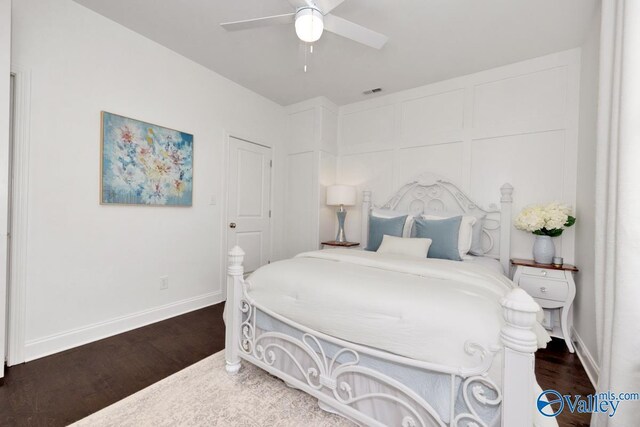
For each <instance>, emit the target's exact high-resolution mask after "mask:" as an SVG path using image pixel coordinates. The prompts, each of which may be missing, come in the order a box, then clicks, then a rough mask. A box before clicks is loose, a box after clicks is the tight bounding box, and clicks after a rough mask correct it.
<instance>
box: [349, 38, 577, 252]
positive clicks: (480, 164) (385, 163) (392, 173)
mask: <svg viewBox="0 0 640 427" xmlns="http://www.w3.org/2000/svg"><path fill="white" fill-rule="evenodd" d="M579 76H580V52H579V49H574V50H570V51H565V52H560V53H557V54H553V55H548V56H545V57H541V58H536V59H531V60H528V61H524V62H520V63H516V64H512V65H508V66H505V67H500V68H496V69H492V70H488V71H484V72H481V73H477V74H472V75H468V76H464V77H460V78H455V79H452V80H446V81H443V82H439V83H434V84H431V85H427V86H422V87H419V88H415V89H411V90H407V91H403V92H399V93H394V94H390V95H387V96H382V97H378V98H373V99H371V100H367V101H363V102H359V103H355V104H350V105H346V106H343V107H341V108H340V116H339V139H338V142H339V144H338V148H339V158H338V181H339V182H340V183H343V184H354V185H357V186H358V187H359V189H360V190H363V189H369V190H372V191H373V202H374V203H375V204H382V203H384V202H386V201H387V199H388V198H389V197H391V195H392V194H393V192H394V191H396V190H397V189H398V188H399V187H400V186H401V185H402V184H403V183H405V182H407V181H408V180H409V179H410V178H412V177H413V176H415V175H417V174H419V173H422V172H425V171H430V172H434V173H436V174H439V175H442V176H444V177H447V178H449V179H451V180H452V181H453V182H455V183H457V184H458V185H459V186H460V187H461V188H463V189H465V190H466V191H467V192H468V193H469V195H470V196H471V197H472V198H473V199H474V200H475V201H476V202H477V203H479V204H480V205H483V206H488V205H490V204H492V203H496V204H498V203H499V200H500V192H499V189H500V186H501V185H502V184H504V183H505V182H509V183H511V184H512V185H513V186H514V187H515V191H514V195H513V197H514V205H513V209H514V214H516V213H517V212H518V211H519V210H520V209H521V208H522V207H524V206H525V205H528V204H531V203H540V202H548V201H552V200H560V201H564V202H566V203H569V204H571V205H575V203H576V156H577V145H578V144H577V142H578V137H577V136H578V133H577V132H578V124H577V117H578V90H579ZM360 197H361V196H360ZM346 229H347V232H348V233H349V234H350V235H351V236H353V237H351V238H352V239H356V240H357V239H360V212H359V208H358V207H355V208H352V209H351V212H350V213H349V215H348V216H347V225H346ZM533 239H534V237H533V235H531V234H527V233H524V232H521V231H517V230H514V232H513V233H512V256H513V257H522V258H531V247H532V244H533ZM556 246H557V251H558V254H559V255H562V256H564V258H565V260H566V261H567V262H572V261H573V260H574V231H573V230H571V229H570V230H568V231H567V232H565V233H564V235H563V236H562V238H561V239H556Z"/></svg>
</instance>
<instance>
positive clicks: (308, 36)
mask: <svg viewBox="0 0 640 427" xmlns="http://www.w3.org/2000/svg"><path fill="white" fill-rule="evenodd" d="M323 31H324V22H323V16H322V13H321V12H320V11H319V10H318V9H316V8H315V7H303V8H300V9H298V11H297V12H296V34H297V35H298V38H299V39H300V40H302V41H303V42H307V43H313V42H315V41H318V39H320V36H322V32H323Z"/></svg>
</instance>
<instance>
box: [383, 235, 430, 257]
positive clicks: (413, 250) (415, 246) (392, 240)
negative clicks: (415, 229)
mask: <svg viewBox="0 0 640 427" xmlns="http://www.w3.org/2000/svg"><path fill="white" fill-rule="evenodd" d="M429 247H431V239H422V238H417V237H416V238H406V237H396V236H389V235H386V234H385V235H384V236H382V243H380V247H379V248H378V250H377V251H376V252H378V253H380V254H396V255H408V256H415V257H419V258H426V257H427V254H428V253H429Z"/></svg>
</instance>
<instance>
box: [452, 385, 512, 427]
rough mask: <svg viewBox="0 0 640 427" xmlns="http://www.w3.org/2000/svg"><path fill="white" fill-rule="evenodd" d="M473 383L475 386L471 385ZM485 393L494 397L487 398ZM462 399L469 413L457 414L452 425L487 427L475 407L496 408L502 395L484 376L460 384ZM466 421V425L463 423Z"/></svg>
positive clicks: (500, 401)
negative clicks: (492, 394)
mask: <svg viewBox="0 0 640 427" xmlns="http://www.w3.org/2000/svg"><path fill="white" fill-rule="evenodd" d="M474 383H475V385H473V384H474ZM487 391H490V392H492V393H494V394H495V397H488V396H487ZM462 397H463V399H464V403H465V405H466V406H467V409H468V410H469V412H465V413H462V414H459V415H458V416H457V417H456V418H455V419H454V420H453V425H455V426H461V427H462V426H465V427H487V423H485V422H484V421H483V420H482V418H481V417H480V415H478V412H477V411H476V409H475V407H476V405H482V406H485V407H491V406H492V407H497V406H498V405H500V403H502V393H501V392H500V388H499V387H498V386H497V385H496V383H494V382H493V381H491V380H490V379H489V378H488V377H486V376H474V377H469V378H467V379H466V380H465V381H464V383H463V384H462ZM465 420H466V424H464V423H463V421H465Z"/></svg>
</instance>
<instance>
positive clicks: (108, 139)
mask: <svg viewBox="0 0 640 427" xmlns="http://www.w3.org/2000/svg"><path fill="white" fill-rule="evenodd" d="M101 145H102V163H101V166H102V173H101V186H100V201H101V203H102V204H120V205H149V206H191V204H192V199H193V135H191V134H188V133H185V132H180V131H177V130H173V129H168V128H165V127H162V126H158V125H153V124H151V123H146V122H141V121H139V120H135V119H130V118H128V117H123V116H119V115H117V114H112V113H107V112H105V111H103V112H102V144H101Z"/></svg>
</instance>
